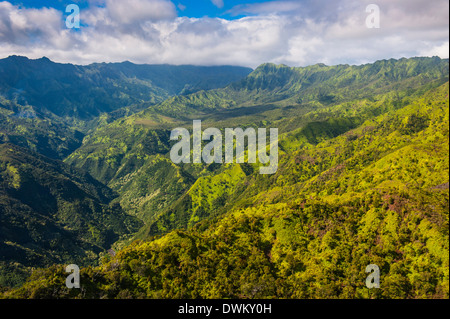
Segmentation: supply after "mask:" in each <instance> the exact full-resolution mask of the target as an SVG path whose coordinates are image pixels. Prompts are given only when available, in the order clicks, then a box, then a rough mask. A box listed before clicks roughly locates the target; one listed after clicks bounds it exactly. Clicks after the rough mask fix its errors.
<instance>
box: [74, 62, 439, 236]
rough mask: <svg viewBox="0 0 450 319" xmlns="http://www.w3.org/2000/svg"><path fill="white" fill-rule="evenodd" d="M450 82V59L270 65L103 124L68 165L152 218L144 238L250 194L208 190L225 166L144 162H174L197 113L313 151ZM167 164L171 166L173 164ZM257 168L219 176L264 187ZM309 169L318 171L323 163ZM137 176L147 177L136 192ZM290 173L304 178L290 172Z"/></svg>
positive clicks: (289, 147)
mask: <svg viewBox="0 0 450 319" xmlns="http://www.w3.org/2000/svg"><path fill="white" fill-rule="evenodd" d="M348 79H352V80H348ZM447 80H448V60H441V59H439V58H413V59H401V60H385V61H378V62H376V63H373V64H369V65H363V66H347V65H340V66H331V67H328V66H324V65H315V66H310V67H305V68H289V67H286V66H275V65H273V64H265V65H262V66H260V67H259V68H257V69H256V70H255V71H254V72H252V73H251V74H250V75H249V76H247V77H246V78H245V79H243V80H241V81H239V82H236V83H233V84H231V85H229V86H228V87H226V88H223V89H217V90H211V91H201V92H197V93H195V94H190V95H185V96H177V97H173V98H169V99H167V100H166V101H164V102H162V103H160V104H157V105H154V106H151V107H149V108H147V109H146V110H144V111H142V112H140V113H137V114H134V115H132V116H130V117H127V118H123V119H119V120H117V121H115V122H113V123H111V124H109V125H105V126H102V127H101V128H99V129H98V130H97V131H95V132H93V133H92V134H90V135H89V136H87V137H86V138H85V140H84V142H83V145H82V146H81V147H80V148H79V149H77V150H76V151H75V152H74V153H72V154H71V155H70V156H69V157H68V158H67V159H66V163H68V164H71V165H75V166H76V167H80V168H83V169H85V170H87V171H88V172H89V173H90V174H91V175H92V176H94V177H95V178H97V179H99V180H100V181H102V182H103V183H105V184H107V185H108V186H110V187H111V188H113V189H114V190H115V191H117V192H118V193H119V194H120V197H119V201H120V203H121V205H122V206H123V207H124V208H126V209H127V211H128V210H130V213H132V214H135V215H138V216H139V217H140V218H142V219H143V220H144V221H146V222H147V225H146V229H145V230H142V232H141V234H159V233H161V232H166V231H168V230H170V229H175V228H179V227H187V226H189V225H193V224H194V223H195V222H196V221H199V220H201V219H202V218H206V217H208V216H210V215H219V214H220V213H222V212H225V211H226V210H227V209H229V208H230V207H229V205H230V204H227V203H234V202H235V201H236V200H237V198H236V197H238V195H237V194H241V193H242V192H241V193H240V192H234V194H228V192H227V191H226V192H223V191H218V192H215V191H210V190H208V189H206V188H208V187H211V188H215V187H213V186H210V184H211V183H212V184H213V185H215V184H216V183H215V182H212V181H211V178H213V176H214V175H215V174H224V175H223V176H227V173H223V169H220V168H217V165H182V166H178V168H177V169H178V170H180V172H182V173H180V174H182V175H184V176H185V178H183V182H181V183H180V182H179V177H175V176H178V175H175V174H173V173H168V174H167V178H166V179H165V180H164V179H163V180H160V179H153V175H154V173H155V172H154V171H153V170H152V168H151V167H152V165H147V164H145V163H153V162H155V161H160V159H161V156H165V157H166V161H167V160H168V156H167V154H168V153H169V151H170V147H171V145H173V142H172V143H171V142H170V141H169V136H170V130H171V129H172V128H175V127H179V126H184V127H187V128H192V119H202V120H203V123H202V124H203V125H204V126H203V128H206V127H208V126H213V127H218V128H220V129H223V128H226V127H232V128H234V127H239V126H240V127H243V128H246V127H254V128H257V127H268V128H269V127H277V128H279V131H280V134H282V136H283V138H282V140H281V141H280V150H281V151H282V152H292V151H294V150H295V149H296V148H298V147H299V146H305V147H306V146H307V147H314V146H315V145H316V144H318V143H319V142H320V141H322V140H326V139H330V138H333V137H336V136H339V135H341V134H344V133H346V132H348V131H349V130H351V129H354V128H356V127H358V126H360V125H361V124H363V123H364V121H366V120H368V119H371V118H373V117H375V116H378V115H380V114H384V113H386V112H389V111H391V110H396V109H398V108H401V107H404V106H405V105H407V104H408V103H409V102H410V101H411V99H414V98H417V95H420V94H422V93H423V92H424V91H426V90H429V89H431V88H434V87H438V86H439V85H441V84H442V83H443V82H445V81H447ZM327 91H330V92H334V93H333V94H335V96H336V98H333V99H324V94H325V93H324V92H327ZM327 94H328V93H327ZM330 94H331V93H330ZM338 95H339V96H338ZM319 165H322V164H319ZM166 169H167V170H166ZM166 169H163V171H165V172H169V171H172V172H173V168H171V166H170V165H167V168H166ZM249 169H250V171H251V170H252V169H254V167H253V168H252V167H250V166H247V167H244V171H245V172H246V173H245V174H244V175H251V176H250V177H248V178H245V179H242V180H241V181H236V182H232V183H229V181H228V180H226V178H224V180H223V181H220V178H218V180H219V181H220V182H221V183H222V182H223V185H227V187H228V188H230V189H234V188H238V189H241V186H242V187H243V186H244V184H248V183H250V184H253V183H255V184H258V185H260V186H259V187H260V189H258V190H262V189H264V188H263V185H266V186H268V185H270V184H271V183H272V181H268V180H264V179H261V178H260V177H259V176H257V175H258V174H256V173H252V174H250V171H249ZM311 169H314V170H315V171H317V170H318V167H313V168H311ZM255 171H256V170H255ZM135 176H139V182H138V184H139V189H140V190H141V191H138V192H136V187H137V186H136V185H134V184H136V182H134V178H135ZM202 178H204V180H202ZM213 179H217V178H213ZM284 179H298V176H296V175H293V174H290V175H287V176H285V177H284ZM194 183H195V184H196V185H194ZM164 184H165V185H177V187H176V191H173V190H174V189H172V190H171V191H170V192H169V194H167V193H165V192H159V191H158V190H160V189H161V186H162V185H164ZM200 185H208V186H200ZM223 187H225V186H223ZM219 188H220V187H219ZM244 188H245V187H244ZM144 189H147V190H148V193H146V192H145V191H143V190H144ZM172 191H173V192H172ZM196 192H200V193H202V194H208V195H205V196H210V197H211V200H210V202H209V203H208V204H207V205H206V206H203V205H201V208H199V207H197V206H198V205H199V203H197V199H194V198H193V196H191V194H195V193H196ZM253 192H255V190H253ZM149 194H151V196H149ZM181 194H182V195H183V196H181ZM242 194H245V195H242V196H243V197H245V196H247V193H242ZM250 195H251V194H250ZM194 197H195V195H194ZM199 201H200V202H202V201H204V199H199ZM213 201H214V204H213ZM134 202H135V203H138V202H139V203H140V204H139V205H136V204H134ZM144 202H145V205H143V203H144ZM138 207H139V209H138ZM156 219H157V223H155V221H156Z"/></svg>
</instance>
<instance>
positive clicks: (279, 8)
mask: <svg viewBox="0 0 450 319" xmlns="http://www.w3.org/2000/svg"><path fill="white" fill-rule="evenodd" d="M92 1H93V2H91V6H90V8H89V9H84V10H82V11H81V21H82V24H84V25H87V26H85V27H82V28H81V29H80V30H79V31H74V30H69V29H66V28H65V26H64V12H59V11H57V10H55V9H40V10H37V9H23V8H19V7H17V6H13V5H11V4H10V3H9V2H6V1H4V2H0V57H4V56H8V55H10V54H21V55H26V56H29V57H30V58H39V57H41V56H43V55H45V56H48V57H49V58H50V59H52V60H55V61H58V62H72V63H78V64H87V63H92V62H114V61H124V60H129V61H133V62H136V63H170V64H197V65H217V64H233V65H245V66H251V67H256V66H258V65H259V64H261V63H264V62H275V63H285V64H288V65H292V66H297V65H308V64H314V63H319V62H322V63H326V64H339V63H349V64H360V63H367V62H372V61H375V60H377V59H384V58H391V57H393V58H400V57H403V56H406V57H408V56H420V55H427V56H431V55H438V56H441V57H448V37H449V31H448V24H449V22H448V1H446V0H434V1H427V0H408V1H406V0H378V1H377V4H378V5H379V7H380V10H381V28H380V29H368V28H367V27H366V26H365V19H366V17H367V13H366V11H365V7H366V5H367V4H369V3H371V2H372V1H356V0H355V1H353V0H336V1H333V2H329V1H324V0H314V1H313V0H303V1H288V0H285V1H277V2H268V3H265V4H253V5H248V6H246V7H240V8H234V9H233V10H234V12H235V13H236V14H239V10H247V13H252V14H253V16H249V17H245V18H242V19H236V20H225V19H219V18H200V19H198V18H186V17H177V16H176V7H175V5H174V4H173V3H172V2H170V1H168V0H146V1H144V0H132V1H127V2H125V1H121V0H92ZM94 3H100V4H102V5H101V6H97V5H94Z"/></svg>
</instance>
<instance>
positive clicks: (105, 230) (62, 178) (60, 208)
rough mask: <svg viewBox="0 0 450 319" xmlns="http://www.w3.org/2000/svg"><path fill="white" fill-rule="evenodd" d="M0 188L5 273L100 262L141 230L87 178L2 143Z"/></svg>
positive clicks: (0, 240)
mask: <svg viewBox="0 0 450 319" xmlns="http://www.w3.org/2000/svg"><path fill="white" fill-rule="evenodd" d="M0 185H1V186H0V270H1V269H2V265H4V264H3V262H8V263H13V262H15V263H17V264H19V265H22V266H25V267H44V266H47V265H49V264H54V263H65V262H83V263H95V262H96V260H97V258H98V254H99V253H100V252H103V251H105V250H106V249H109V248H110V247H111V245H112V244H113V243H114V242H116V241H117V240H118V239H119V238H120V236H123V235H126V234H129V233H130V232H133V231H136V230H137V229H138V228H139V226H140V223H139V221H138V220H136V219H135V218H133V217H130V216H128V215H126V214H124V212H123V211H122V209H121V207H120V206H118V205H110V203H111V201H112V200H113V199H114V197H115V196H117V195H115V194H114V193H113V192H112V191H111V190H110V189H108V188H107V187H106V186H104V185H102V184H101V183H99V182H98V181H96V180H95V179H93V178H92V177H90V176H89V175H88V174H86V173H84V172H82V171H80V170H77V169H74V168H73V167H70V166H67V165H66V164H64V163H62V162H59V161H54V160H50V159H48V158H46V157H44V156H42V155H39V154H37V153H32V152H30V151H28V150H27V149H24V148H20V147H18V146H15V145H13V144H0ZM0 274H1V275H3V272H1V271H0ZM0 277H1V278H0V279H3V276H0Z"/></svg>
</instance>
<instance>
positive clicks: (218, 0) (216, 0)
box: [211, 0, 223, 8]
mask: <svg viewBox="0 0 450 319" xmlns="http://www.w3.org/2000/svg"><path fill="white" fill-rule="evenodd" d="M211 2H212V3H213V4H214V5H215V6H216V7H217V8H223V0H211Z"/></svg>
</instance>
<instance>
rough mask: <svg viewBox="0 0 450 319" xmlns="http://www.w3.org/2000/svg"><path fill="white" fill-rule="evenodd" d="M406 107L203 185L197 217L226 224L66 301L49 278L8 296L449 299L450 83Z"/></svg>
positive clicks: (65, 292) (152, 247) (141, 246)
mask: <svg viewBox="0 0 450 319" xmlns="http://www.w3.org/2000/svg"><path fill="white" fill-rule="evenodd" d="M379 97H380V98H381V96H379ZM384 98H386V97H384ZM388 101H389V100H386V99H380V100H378V101H376V100H375V101H374V102H372V103H373V104H372V105H370V103H368V105H363V103H362V102H361V104H359V106H360V107H358V108H357V110H355V109H353V110H352V109H348V110H347V112H348V113H349V114H351V115H352V116H355V114H356V115H358V114H366V112H367V111H370V110H371V111H373V112H375V113H376V112H377V110H379V107H380V106H381V105H384V103H386V102H388ZM395 101H397V100H394V102H395ZM391 102H392V101H391ZM400 102H401V103H393V104H392V103H391V104H390V106H389V105H388V106H386V108H385V111H384V112H382V113H381V114H378V115H375V116H371V117H369V118H366V119H364V120H363V122H362V123H361V124H357V125H356V127H355V128H353V129H349V130H348V131H347V132H345V133H343V134H340V135H338V136H335V137H333V136H320V138H318V137H317V136H315V135H313V136H315V139H313V140H311V139H309V138H308V137H310V136H311V134H312V133H311V130H307V131H303V130H304V128H299V130H298V131H293V132H292V134H286V135H284V136H283V137H282V141H281V144H282V145H287V146H288V147H289V149H290V151H289V152H284V153H283V154H282V155H281V158H280V168H279V170H278V172H277V173H276V174H275V175H272V176H263V175H257V174H253V173H252V172H251V170H250V169H249V168H248V167H244V166H237V165H231V166H230V167H226V168H224V169H223V170H221V171H217V172H216V173H215V174H212V176H205V177H203V179H204V182H203V180H202V179H197V181H196V182H195V184H194V186H193V187H192V188H191V190H190V191H189V192H191V191H193V190H194V189H196V190H197V192H196V194H195V196H194V194H191V195H192V198H193V199H196V198H197V203H199V205H201V206H205V207H206V206H208V205H210V204H211V202H212V199H213V198H214V196H215V195H214V194H219V193H222V194H227V195H231V196H232V197H231V199H232V200H230V199H228V202H230V201H231V203H229V204H231V205H232V206H231V207H229V209H227V213H226V214H224V215H221V216H218V217H216V218H210V219H204V220H203V221H201V222H200V223H197V224H196V225H195V226H193V227H192V228H190V229H188V230H175V231H172V232H170V233H168V234H166V235H164V236H162V237H159V238H158V237H157V238H147V239H146V240H143V241H135V242H134V243H133V244H131V245H129V246H127V247H125V248H124V249H122V250H121V251H119V252H118V254H117V255H116V256H115V257H107V258H104V259H103V261H102V262H103V263H102V265H100V266H97V267H85V268H83V269H82V272H81V283H82V286H83V289H82V290H79V289H72V290H69V289H66V288H65V286H64V280H65V277H66V275H67V274H66V273H65V272H64V268H63V267H62V266H54V267H51V268H49V269H45V270H41V271H39V272H35V273H34V274H33V275H32V277H31V278H30V280H29V281H28V282H27V283H26V284H25V285H24V286H23V287H21V288H18V289H15V290H11V291H8V292H5V293H4V294H3V297H6V298H29V297H33V298H56V297H58V298H336V297H338V298H448V296H449V285H448V283H449V256H448V251H449V246H448V243H449V237H448V236H449V233H448V229H449V226H448V213H449V211H448V205H449V189H448V185H449V177H448V176H449V175H448V173H449V85H448V82H447V83H445V84H443V85H441V86H439V87H431V88H430V87H428V88H421V89H418V90H416V91H415V92H414V93H411V94H408V95H405V96H404V97H403V99H402V100H401V101H400ZM345 107H346V106H345V105H341V106H337V110H336V112H337V113H338V114H339V116H341V117H342V116H343V115H345V114H340V113H339V111H340V110H342V109H345ZM322 112H325V113H326V114H330V110H326V109H323V110H320V111H316V112H315V114H317V115H318V117H319V116H320V113H322ZM331 113H332V112H331ZM322 115H323V114H322ZM337 123H338V124H339V123H341V122H339V121H338V122H337ZM329 124H330V123H329ZM331 124H336V123H334V122H332V123H331ZM331 124H330V125H331ZM339 125H340V124H339ZM240 172H246V173H244V174H242V175H240ZM247 174H248V175H247ZM244 175H246V176H244ZM233 177H234V178H236V179H239V180H244V181H245V187H244V188H238V187H235V186H236V183H235V182H234V181H233ZM221 181H222V182H223V183H226V182H227V181H228V183H229V184H230V185H231V187H230V188H227V187H224V185H223V184H222V183H221ZM209 187H211V188H212V189H211V190H210V191H209V192H207V193H206V194H202V193H201V192H200V189H201V190H202V191H206V190H207V189H208V188H209ZM228 192H230V193H228ZM233 192H234V193H235V194H234V195H235V196H234V197H233V194H232V193H233ZM211 195H212V197H211ZM196 196H198V197H196ZM222 205H223V204H222ZM369 264H376V265H378V266H379V267H380V271H381V283H380V284H381V286H380V289H372V290H369V289H367V288H366V287H365V279H366V277H367V273H365V268H366V266H367V265H369Z"/></svg>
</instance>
